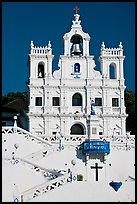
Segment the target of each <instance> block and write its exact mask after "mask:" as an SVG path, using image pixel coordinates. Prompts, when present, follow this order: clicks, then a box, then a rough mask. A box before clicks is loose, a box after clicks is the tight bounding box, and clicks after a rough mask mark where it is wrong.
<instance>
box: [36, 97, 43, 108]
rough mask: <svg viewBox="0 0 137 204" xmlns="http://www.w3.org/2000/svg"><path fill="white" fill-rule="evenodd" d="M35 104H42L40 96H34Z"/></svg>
mask: <svg viewBox="0 0 137 204" xmlns="http://www.w3.org/2000/svg"><path fill="white" fill-rule="evenodd" d="M35 102H36V103H35V104H36V106H42V97H36V101H35Z"/></svg>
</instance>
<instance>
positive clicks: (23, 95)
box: [2, 92, 28, 105]
mask: <svg viewBox="0 0 137 204" xmlns="http://www.w3.org/2000/svg"><path fill="white" fill-rule="evenodd" d="M15 99H22V100H23V101H24V102H26V103H28V94H27V92H9V93H8V94H6V95H5V96H2V105H5V104H7V103H9V102H11V101H14V100H15Z"/></svg>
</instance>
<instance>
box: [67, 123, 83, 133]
mask: <svg viewBox="0 0 137 204" xmlns="http://www.w3.org/2000/svg"><path fill="white" fill-rule="evenodd" d="M70 134H71V135H84V128H83V127H82V125H80V124H74V125H73V126H72V127H71V130H70Z"/></svg>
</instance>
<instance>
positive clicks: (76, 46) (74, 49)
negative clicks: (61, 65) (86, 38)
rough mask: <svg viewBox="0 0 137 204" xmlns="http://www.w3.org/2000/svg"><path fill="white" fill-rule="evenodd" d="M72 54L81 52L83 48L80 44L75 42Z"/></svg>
mask: <svg viewBox="0 0 137 204" xmlns="http://www.w3.org/2000/svg"><path fill="white" fill-rule="evenodd" d="M72 54H74V55H79V54H81V50H80V46H79V44H73V47H72Z"/></svg>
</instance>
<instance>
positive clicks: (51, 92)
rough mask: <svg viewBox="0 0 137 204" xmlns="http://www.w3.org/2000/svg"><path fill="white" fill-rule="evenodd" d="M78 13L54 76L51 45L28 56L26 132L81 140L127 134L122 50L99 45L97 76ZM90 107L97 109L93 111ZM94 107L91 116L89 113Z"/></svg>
mask: <svg viewBox="0 0 137 204" xmlns="http://www.w3.org/2000/svg"><path fill="white" fill-rule="evenodd" d="M79 17H80V15H79V14H78V13H77V12H76V13H75V14H74V20H73V21H72V27H71V30H70V32H68V33H66V34H65V35H64V36H63V40H64V54H63V55H60V58H59V62H58V67H59V69H58V70H55V71H54V72H53V74H52V69H53V67H52V62H53V60H54V55H53V54H52V48H51V43H50V41H49V43H48V45H47V46H46V47H36V46H35V45H34V43H33V41H31V49H30V54H29V62H30V63H29V71H30V77H29V85H28V87H29V98H30V102H29V113H28V118H29V131H30V132H31V133H35V134H37V135H39V136H41V137H52V136H54V135H55V134H56V132H57V131H59V132H60V134H61V136H62V137H64V136H68V137H71V135H73V136H74V135H81V136H84V137H85V138H86V137H87V138H97V137H99V136H112V135H114V134H115V135H119V136H120V135H121V136H124V135H125V133H126V125H125V124H126V117H127V115H126V108H125V103H124V90H125V80H124V67H123V62H124V58H125V56H124V55H123V46H122V43H121V42H120V43H119V45H118V47H117V48H106V47H105V44H104V42H102V45H101V52H100V56H99V62H100V71H97V70H96V69H95V68H96V65H95V60H94V56H93V55H90V53H89V43H90V36H89V34H88V33H85V32H84V31H83V30H82V26H81V21H80V20H79ZM92 103H93V104H94V105H95V106H92ZM92 107H94V111H92V110H91V109H92Z"/></svg>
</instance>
